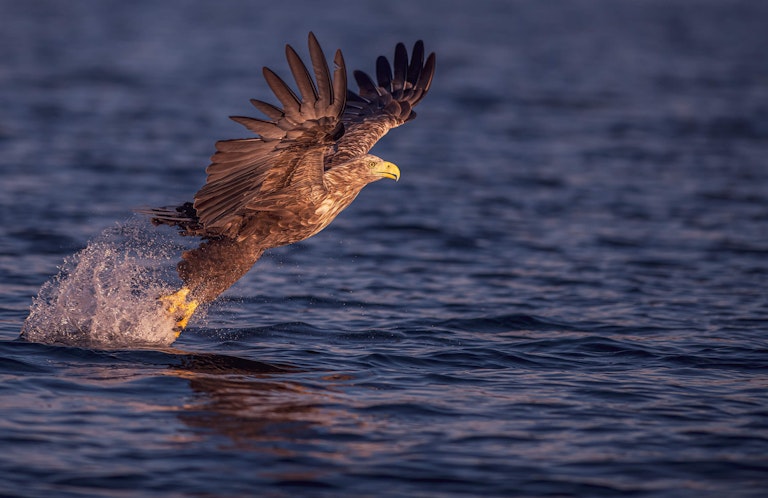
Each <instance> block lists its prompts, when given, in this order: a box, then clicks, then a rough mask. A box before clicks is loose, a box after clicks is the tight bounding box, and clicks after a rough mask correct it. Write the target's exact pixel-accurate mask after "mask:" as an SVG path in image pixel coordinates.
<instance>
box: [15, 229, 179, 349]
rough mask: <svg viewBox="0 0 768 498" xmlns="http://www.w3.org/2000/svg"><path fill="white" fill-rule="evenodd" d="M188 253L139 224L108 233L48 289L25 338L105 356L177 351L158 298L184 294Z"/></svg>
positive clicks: (27, 323) (76, 256)
mask: <svg viewBox="0 0 768 498" xmlns="http://www.w3.org/2000/svg"><path fill="white" fill-rule="evenodd" d="M181 249H182V248H181V247H180V246H179V245H178V243H176V242H175V241H173V242H172V241H171V239H170V238H169V237H166V236H164V235H163V232H162V231H158V230H157V229H155V228H154V227H150V226H149V225H148V223H147V222H146V220H144V219H141V218H138V217H134V218H132V219H130V220H129V221H127V222H126V223H122V224H117V225H116V226H115V227H111V228H108V229H106V230H104V232H102V233H101V234H100V235H99V236H98V237H97V238H96V239H94V240H92V241H91V242H89V243H88V246H87V247H86V248H85V249H83V250H81V251H80V252H78V253H77V254H74V255H72V256H70V257H68V258H66V259H65V260H64V263H63V264H62V266H61V267H60V271H59V273H58V274H57V275H56V276H55V277H53V278H52V279H51V280H49V281H48V282H46V283H45V284H44V285H43V286H42V287H41V288H40V292H39V293H38V295H37V297H36V298H34V299H33V302H32V306H31V309H30V313H29V316H28V317H27V319H26V320H25V322H24V325H23V326H22V330H21V337H22V338H24V339H27V340H29V341H33V342H41V343H47V344H53V343H55V344H67V345H74V346H80V347H89V348H105V349H112V348H125V347H142V346H148V345H149V346H167V345H169V344H171V343H172V342H173V341H174V340H175V339H176V336H175V334H174V332H173V326H174V320H173V318H172V317H170V316H168V314H167V313H165V312H164V310H163V306H162V304H161V303H160V302H158V300H157V297H158V296H161V295H165V294H168V293H170V292H173V291H175V290H177V289H178V288H179V284H180V283H179V281H178V277H177V276H176V275H175V271H174V269H173V264H174V263H175V261H176V260H177V258H178V256H179V251H180V250H181Z"/></svg>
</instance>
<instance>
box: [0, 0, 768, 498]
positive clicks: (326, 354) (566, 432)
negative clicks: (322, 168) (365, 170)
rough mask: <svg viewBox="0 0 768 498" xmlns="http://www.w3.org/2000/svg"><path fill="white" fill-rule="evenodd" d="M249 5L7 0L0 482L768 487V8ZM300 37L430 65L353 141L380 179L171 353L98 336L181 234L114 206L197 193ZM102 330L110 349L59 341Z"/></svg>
mask: <svg viewBox="0 0 768 498" xmlns="http://www.w3.org/2000/svg"><path fill="white" fill-rule="evenodd" d="M261 4H262V2H245V1H241V2H238V1H227V2H204V1H189V2H162V3H159V2H53V1H51V2H45V1H37V2H12V1H0V12H1V13H2V14H0V167H1V168H2V181H0V339H2V340H1V341H0V449H1V450H2V451H0V494H2V495H11V496H14V495H16V496H137V495H141V496H246V495H253V496H290V495H293V496H329V497H330V496H334V497H335V496H579V497H581V496H583V497H592V496H654V497H656V496H663V497H677V496H697V497H700V496H711V497H715V496H717V497H720V496H755V497H757V496H764V495H765V493H766V492H768V390H767V389H768V340H767V339H766V333H767V332H768V284H767V283H766V282H768V64H766V55H765V50H766V47H767V46H768V30H766V29H765V25H766V21H768V4H766V3H764V2H748V1H743V2H738V1H730V2H729V1H710V0H701V1H696V2H687V1H681V0H677V1H669V0H664V1H662V0H658V1H655V0H649V1H643V2H614V1H608V0H604V1H599V0H582V1H570V2H559V1H553V2H526V1H517V2H514V1H498V2H491V1H489V2H471V3H470V2H459V1H456V2H443V1H440V2H437V1H434V2H432V1H430V2H418V3H416V2H411V1H389V2H379V3H377V4H368V3H363V2H338V3H332V4H328V5H325V4H324V5H321V2H310V1H306V2H295V3H294V2H291V3H290V4H288V3H279V4H277V5H274V6H268V5H261ZM310 29H311V30H313V31H314V32H315V33H316V34H317V36H318V38H319V39H320V41H321V43H322V44H323V45H324V47H325V49H326V52H330V51H331V50H333V49H334V48H336V47H341V48H343V50H344V54H345V58H346V60H347V64H348V65H349V66H350V67H354V68H361V69H365V70H368V71H371V70H373V65H374V61H375V57H376V56H377V55H379V54H390V53H391V51H392V49H393V47H394V44H395V43H396V42H398V41H401V40H402V41H405V42H406V43H407V44H409V45H410V44H411V43H413V42H414V41H415V40H416V39H418V38H423V39H424V40H425V42H426V45H427V49H428V50H435V51H436V52H437V53H438V71H437V76H436V78H435V81H434V85H433V88H432V91H431V94H430V95H429V96H428V97H427V98H426V99H425V100H424V102H423V103H422V104H421V105H420V107H419V109H418V111H419V117H418V119H416V120H415V121H414V122H412V123H409V124H408V125H407V126H405V127H403V128H400V129H398V130H395V131H394V132H392V133H391V134H390V135H389V136H387V137H386V138H385V140H383V141H382V142H381V143H380V144H379V145H378V146H377V147H376V149H375V152H376V153H377V154H378V155H380V156H382V157H385V158H387V159H388V160H391V161H393V162H395V163H397V164H398V165H399V166H400V168H401V170H402V173H403V176H402V179H401V181H400V182H399V183H397V184H394V183H391V182H389V183H385V182H379V183H377V184H375V185H372V186H370V187H368V188H366V190H364V191H363V192H362V194H361V195H360V197H359V198H358V200H357V201H355V203H354V204H353V205H352V206H351V207H350V208H349V209H348V210H347V211H345V212H344V213H343V214H342V215H341V216H340V217H339V218H338V219H337V220H336V221H335V222H334V224H332V225H331V227H329V228H328V229H327V230H326V231H324V232H323V233H321V234H319V235H318V236H316V237H314V238H312V239H310V240H308V241H306V242H303V243H300V244H297V245H294V246H290V247H286V248H282V249H278V250H274V251H272V252H270V253H268V254H267V255H266V256H265V257H264V259H262V260H261V261H260V262H259V263H258V264H257V266H256V267H255V268H254V269H253V270H252V271H251V273H250V274H249V275H247V276H246V278H244V279H243V280H242V281H241V282H239V283H238V284H237V285H236V286H235V287H233V288H232V289H231V290H230V291H228V292H227V293H226V294H225V296H224V297H223V298H222V299H221V300H220V301H219V302H217V303H215V304H214V305H213V306H212V307H211V308H210V309H209V310H207V313H206V314H205V315H204V316H201V317H200V318H198V319H197V320H196V321H193V323H192V326H191V327H190V329H189V330H188V331H186V332H185V333H184V334H182V336H181V338H180V339H179V340H178V341H177V342H176V343H174V344H173V346H172V347H167V346H163V345H162V341H161V340H158V341H157V343H156V344H154V345H153V344H152V341H151V340H148V336H146V334H145V335H141V334H139V335H137V336H135V337H134V336H130V335H128V336H121V335H120V333H121V332H120V331H123V330H126V331H128V332H127V333H128V334H130V333H135V332H136V330H140V331H143V332H142V334H143V333H144V332H146V331H147V330H148V329H147V326H148V325H147V324H146V317H145V316H144V315H142V310H140V309H139V308H140V306H139V307H134V304H133V303H132V302H131V301H130V296H134V295H135V294H136V292H139V293H141V292H147V289H148V288H149V286H150V284H151V285H155V284H157V282H158V279H160V280H159V281H163V279H167V278H172V271H171V272H170V273H171V276H170V277H169V276H168V273H167V271H166V273H163V271H165V270H163V269H162V268H160V269H159V270H157V272H156V273H152V274H151V275H150V276H149V277H148V276H147V275H146V274H144V273H141V272H139V273H140V275H139V276H138V277H136V275H137V274H136V273H131V272H135V270H136V269H137V268H142V265H144V264H148V263H149V262H151V263H153V264H159V265H160V266H161V267H162V266H163V265H165V267H166V270H167V269H168V268H171V269H172V264H173V260H174V256H173V255H174V254H177V253H176V252H174V251H178V250H179V246H177V244H181V243H182V241H180V240H178V238H177V237H176V236H175V235H174V234H173V232H172V231H163V230H157V229H155V228H154V227H152V226H151V225H149V223H147V222H146V220H144V219H142V218H140V217H132V215H131V210H132V209H133V208H135V207H141V206H156V205H166V204H169V203H173V202H178V201H183V200H187V199H189V197H190V196H191V195H192V194H193V193H194V192H195V191H196V190H197V189H198V188H199V186H200V185H201V184H202V182H203V181H204V167H205V166H206V165H207V160H208V156H209V155H210V154H211V153H212V152H213V142H214V141H215V140H218V139H222V138H235V137H242V136H244V132H243V131H242V129H241V128H240V127H239V126H237V125H235V124H233V123H231V122H229V121H228V120H227V119H226V116H227V115H230V114H248V113H250V112H251V111H249V108H250V106H249V105H248V99H249V98H251V97H255V98H269V94H268V92H267V89H266V85H265V84H264V82H263V80H262V78H261V76H260V72H261V66H262V65H265V64H267V65H270V66H272V67H274V68H276V69H278V70H279V71H280V72H281V73H282V74H287V70H286V65H285V63H284V61H283V60H282V59H283V45H284V44H285V43H291V44H293V45H294V46H297V47H298V48H300V49H301V51H302V53H305V52H304V44H305V41H306V34H307V32H308V31H309V30H310ZM125 240H127V241H128V242H126V241H125ZM99 244H105V245H99ZM84 248H85V249H86V252H85V253H81V255H80V256H74V258H78V257H79V258H80V263H81V266H79V267H78V268H86V269H88V271H83V272H82V274H80V276H79V277H78V278H80V279H81V280H76V281H68V282H69V284H67V285H64V284H62V283H61V280H58V281H57V280H53V281H52V280H51V278H52V277H53V276H54V275H56V274H57V273H58V272H59V270H58V267H59V266H60V265H65V269H67V268H69V269H70V270H71V269H72V268H73V267H77V265H76V263H77V259H75V260H73V259H72V258H73V256H72V255H73V254H76V253H78V251H81V250H83V249H84ZM67 258H68V259H67ZM65 259H66V263H65ZM83 261H85V264H83ZM102 263H104V264H106V263H109V264H110V265H112V266H109V265H107V266H104V265H102V266H99V265H101V264H102ZM67 265H68V266H67ZM105 268H106V269H105ZM123 271H125V272H127V273H122V272H123ZM153 271H155V270H153ZM102 275H107V276H108V277H109V278H106V277H105V278H106V279H102V278H101V276H102ZM123 275H125V276H126V277H125V278H120V277H121V276H123ZM158 275H159V276H158ZM97 277H98V278H97ZM128 277H130V278H128ZM136 278H138V280H136ZM141 278H145V279H146V280H144V281H145V282H147V287H146V288H141V289H138V290H137V289H136V288H133V289H131V286H130V285H128V284H126V282H129V283H131V282H136V281H139V282H141V281H142V280H141ZM46 282H49V283H48V284H47V286H48V287H47V288H48V289H49V290H50V289H53V291H60V294H62V293H64V291H63V290H62V289H67V291H66V294H67V296H66V297H68V298H72V299H73V300H70V301H67V300H63V301H62V302H63V303H69V304H67V306H63V307H62V308H61V315H58V319H57V316H46V318H47V319H48V320H49V322H45V321H43V322H41V327H40V330H39V331H40V335H39V336H38V337H39V338H40V340H41V342H40V343H33V342H25V341H18V340H16V339H17V337H18V335H19V332H20V330H21V328H22V324H23V322H24V320H25V319H26V317H27V315H28V314H29V310H30V306H31V304H32V302H33V298H34V297H35V296H37V295H38V292H39V291H40V288H41V286H43V285H44V284H46ZM78 282H79V283H80V284H82V285H74V283H78ZM97 284H98V285H97ZM94 288H98V292H91V291H92V290H93V289H94ZM89 289H91V290H89ZM115 289H117V290H115ZM79 292H84V293H85V294H84V295H88V293H89V292H90V293H91V295H93V296H96V297H98V299H96V297H94V299H95V300H98V301H99V303H100V304H99V306H96V304H94V302H92V301H93V300H92V301H88V300H83V299H81V297H80V294H78V293H79ZM73 296H74V297H73ZM75 298H77V299H80V301H77V299H75ZM126 300H127V301H126ZM78 302H79V303H82V304H81V305H75V304H72V303H78ZM126 303H127V304H126ZM94 306H95V308H94ZM93 309H97V310H98V312H95V311H92V310H93ZM112 309H114V310H116V311H115V315H114V319H113V320H112V321H110V320H105V318H104V317H105V316H107V315H106V314H105V313H108V312H109V311H110V310H112ZM95 314H98V315H99V317H100V320H101V321H100V322H99V323H98V327H95V328H96V329H98V330H96V331H95V332H94V333H102V332H103V334H105V335H103V336H102V337H101V339H104V341H105V342H106V347H105V344H103V343H102V344H101V345H100V346H99V347H95V346H94V345H93V344H90V345H89V344H87V343H85V342H82V341H80V342H78V341H77V340H71V341H69V343H67V338H66V336H62V335H56V334H54V332H55V331H56V330H59V329H60V328H61V321H62V320H61V317H63V316H66V317H73V316H74V317H77V318H78V319H88V318H89V317H93V316H95ZM47 323H49V326H46V324H47ZM117 324H119V326H118V325H117ZM113 325H114V327H113ZM48 332H50V335H48V336H46V333H48ZM151 333H152V332H151V330H150V332H149V334H150V336H151ZM120 337H122V338H123V339H124V340H123V341H122V342H121V340H120ZM126 337H127V338H128V339H125V338H126ZM46 338H47V339H49V340H46ZM150 339H151V337H150ZM134 340H135V342H132V341H134ZM110 341H111V342H110ZM46 342H49V343H52V344H46ZM110 344H111V345H112V347H109V345H110Z"/></svg>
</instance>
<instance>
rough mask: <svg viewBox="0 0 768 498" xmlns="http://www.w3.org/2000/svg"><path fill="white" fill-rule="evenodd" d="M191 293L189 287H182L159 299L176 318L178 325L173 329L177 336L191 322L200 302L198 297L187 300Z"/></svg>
mask: <svg viewBox="0 0 768 498" xmlns="http://www.w3.org/2000/svg"><path fill="white" fill-rule="evenodd" d="M188 295H189V288H188V287H182V288H181V289H179V290H178V291H176V292H174V293H173V294H169V295H167V296H161V297H160V298H158V301H160V302H161V303H163V306H165V311H166V313H168V314H169V315H170V316H172V317H173V318H174V319H175V320H176V326H175V327H174V328H173V331H174V332H175V333H176V337H179V334H181V331H182V330H184V328H185V327H186V326H187V324H188V323H189V319H190V318H192V314H194V312H195V310H196V309H197V307H198V306H199V305H200V302H199V301H198V300H197V299H191V300H189V301H188V300H187V296H188Z"/></svg>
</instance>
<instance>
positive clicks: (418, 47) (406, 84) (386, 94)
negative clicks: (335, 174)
mask: <svg viewBox="0 0 768 498" xmlns="http://www.w3.org/2000/svg"><path fill="white" fill-rule="evenodd" d="M393 66H394V68H393ZM393 66H390V64H389V61H388V60H387V58H386V57H384V56H379V58H378V59H377V60H376V82H374V81H373V79H372V78H371V77H370V76H368V74H366V73H364V72H363V71H355V72H354V75H355V80H356V81H357V85H358V86H359V87H360V90H359V93H355V92H353V91H352V90H347V103H346V106H345V107H344V115H343V116H342V121H343V123H344V128H345V132H344V136H342V137H341V139H340V140H339V142H338V145H337V152H336V154H334V155H333V156H332V157H331V158H330V159H329V161H328V163H329V164H330V165H331V166H332V165H333V164H338V163H340V162H343V161H345V160H348V159H350V158H353V157H357V156H360V155H362V154H366V153H368V151H369V150H371V147H373V146H374V145H375V144H376V142H378V141H379V139H380V138H381V137H383V136H384V135H385V134H386V133H387V132H388V131H389V130H390V129H392V128H395V127H397V126H400V125H401V124H403V123H405V122H406V121H410V120H411V119H413V118H415V117H416V113H415V112H413V107H414V106H415V105H416V104H418V103H419V102H420V101H421V99H423V98H424V96H425V95H426V94H427V91H429V87H430V85H431V84H432V77H433V76H434V75H435V54H434V52H433V53H431V54H429V57H427V60H426V62H425V61H424V43H423V42H422V41H421V40H419V41H417V42H416V43H415V44H414V46H413V52H412V53H411V60H410V62H409V61H408V50H407V49H406V48H405V45H403V44H402V43H398V44H397V46H396V47H395V57H394V60H393ZM393 69H394V71H393Z"/></svg>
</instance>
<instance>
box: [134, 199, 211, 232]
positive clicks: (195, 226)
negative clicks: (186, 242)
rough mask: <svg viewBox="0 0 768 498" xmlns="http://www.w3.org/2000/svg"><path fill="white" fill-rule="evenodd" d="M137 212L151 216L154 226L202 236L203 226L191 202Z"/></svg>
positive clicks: (138, 210)
mask: <svg viewBox="0 0 768 498" xmlns="http://www.w3.org/2000/svg"><path fill="white" fill-rule="evenodd" d="M136 212H137V213H139V214H146V215H149V216H151V217H152V218H151V220H152V224H153V225H168V226H172V227H176V228H178V229H179V232H180V233H181V234H182V235H191V236H194V235H200V233H201V231H202V230H203V225H202V223H200V219H199V218H198V217H197V211H195V208H194V206H193V205H192V203H191V202H185V203H184V204H182V205H181V206H164V207H157V208H147V209H137V210H136Z"/></svg>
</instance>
